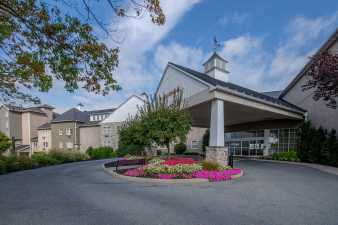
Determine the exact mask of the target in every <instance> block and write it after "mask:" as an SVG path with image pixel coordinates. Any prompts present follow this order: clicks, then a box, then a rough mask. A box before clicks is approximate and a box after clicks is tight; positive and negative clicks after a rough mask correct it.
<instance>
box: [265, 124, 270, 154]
mask: <svg viewBox="0 0 338 225" xmlns="http://www.w3.org/2000/svg"><path fill="white" fill-rule="evenodd" d="M264 146H265V148H264V151H263V156H268V155H269V150H270V148H271V143H270V130H269V129H264Z"/></svg>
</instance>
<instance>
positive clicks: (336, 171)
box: [246, 159, 338, 176]
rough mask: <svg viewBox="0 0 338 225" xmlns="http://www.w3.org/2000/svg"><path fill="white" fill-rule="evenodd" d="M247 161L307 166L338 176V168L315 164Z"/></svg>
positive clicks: (267, 160)
mask: <svg viewBox="0 0 338 225" xmlns="http://www.w3.org/2000/svg"><path fill="white" fill-rule="evenodd" d="M246 160H256V161H262V162H274V163H284V164H292V165H300V166H307V167H311V168H314V169H318V170H320V171H323V172H326V173H330V174H334V175H336V176H338V168H337V167H333V166H325V165H320V164H315V163H304V162H289V161H278V160H269V159H246Z"/></svg>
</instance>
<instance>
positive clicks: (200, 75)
mask: <svg viewBox="0 0 338 225" xmlns="http://www.w3.org/2000/svg"><path fill="white" fill-rule="evenodd" d="M169 64H171V65H173V66H174V67H176V68H178V69H180V70H182V71H184V72H186V73H189V74H191V75H193V76H194V77H196V78H198V79H200V80H202V81H204V82H206V83H208V84H211V85H213V86H217V85H218V86H222V87H225V88H229V89H231V90H234V91H236V92H239V93H243V94H246V95H248V96H252V97H256V98H259V99H262V100H264V101H268V102H271V103H274V104H278V105H282V106H286V107H289V108H292V109H296V110H300V111H303V112H305V110H304V109H301V108H300V107H298V106H295V105H293V104H291V103H289V102H287V101H285V100H283V99H279V98H274V97H271V96H269V95H265V94H263V93H259V92H257V91H254V90H251V89H248V88H245V87H242V86H239V85H237V84H234V83H231V82H224V81H221V80H218V79H215V78H213V77H210V76H209V75H207V74H204V73H201V72H198V71H195V70H192V69H189V68H187V67H184V66H181V65H177V64H175V63H172V62H169Z"/></svg>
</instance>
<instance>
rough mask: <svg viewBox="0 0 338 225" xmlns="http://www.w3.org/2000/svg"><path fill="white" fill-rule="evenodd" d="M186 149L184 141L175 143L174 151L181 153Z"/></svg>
mask: <svg viewBox="0 0 338 225" xmlns="http://www.w3.org/2000/svg"><path fill="white" fill-rule="evenodd" d="M186 150H187V146H186V144H184V143H178V144H176V145H175V152H176V154H178V155H182V154H183V153H184V152H185V151H186Z"/></svg>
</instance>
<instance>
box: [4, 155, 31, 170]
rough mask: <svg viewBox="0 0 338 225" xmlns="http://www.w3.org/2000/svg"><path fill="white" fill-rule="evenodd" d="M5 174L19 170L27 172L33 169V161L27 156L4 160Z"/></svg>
mask: <svg viewBox="0 0 338 225" xmlns="http://www.w3.org/2000/svg"><path fill="white" fill-rule="evenodd" d="M4 163H5V168H6V169H5V170H6V173H8V172H14V171H19V170H29V169H32V168H34V167H35V165H34V163H33V161H32V160H31V159H30V158H29V157H27V156H10V157H6V159H5V160H4Z"/></svg>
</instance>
